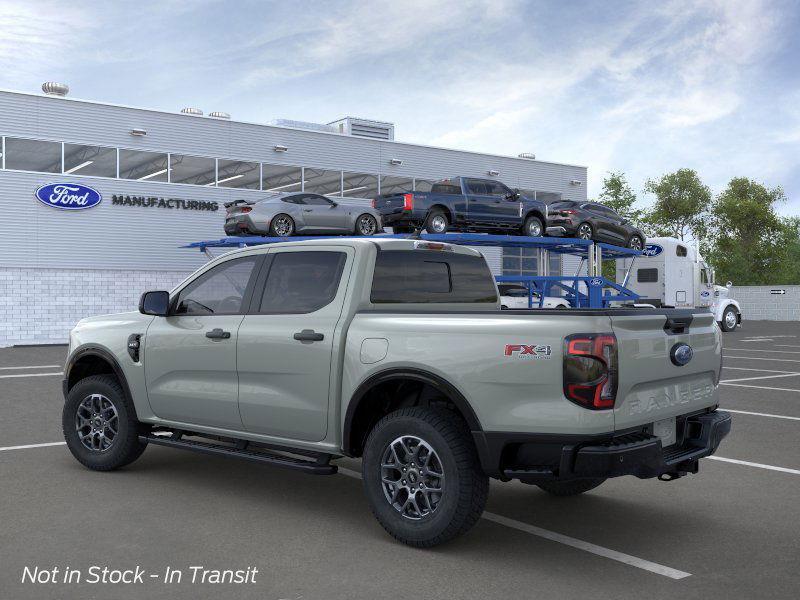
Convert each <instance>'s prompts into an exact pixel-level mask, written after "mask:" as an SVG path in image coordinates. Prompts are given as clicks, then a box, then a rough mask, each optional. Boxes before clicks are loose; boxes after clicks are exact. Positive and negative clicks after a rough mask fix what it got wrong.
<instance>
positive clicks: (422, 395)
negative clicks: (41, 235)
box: [63, 238, 731, 547]
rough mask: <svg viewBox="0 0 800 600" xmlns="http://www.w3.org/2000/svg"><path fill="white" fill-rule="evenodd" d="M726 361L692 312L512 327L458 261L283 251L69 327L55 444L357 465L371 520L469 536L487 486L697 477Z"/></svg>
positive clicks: (708, 448) (90, 462)
mask: <svg viewBox="0 0 800 600" xmlns="http://www.w3.org/2000/svg"><path fill="white" fill-rule="evenodd" d="M721 367H722V361H721V343H720V332H719V329H718V327H717V324H716V323H715V321H714V316H713V315H712V314H711V313H710V312H708V311H707V310H705V309H699V310H694V311H691V310H674V309H649V308H612V309H606V310H589V309H575V310H564V309H561V310H548V309H543V310H542V309H540V310H529V311H525V310H521V311H504V310H501V309H500V303H499V297H498V293H497V286H496V284H495V282H494V278H493V276H492V274H491V272H490V270H489V268H488V266H487V265H486V262H485V261H484V259H483V257H482V256H481V255H480V253H478V252H477V251H475V250H472V249H469V248H465V247H459V246H453V245H450V244H445V243H436V242H431V241H425V240H412V239H380V238H370V239H365V238H361V239H359V238H340V239H319V240H311V241H298V242H286V243H277V244H273V245H263V246H257V247H250V248H244V249H241V250H236V251H233V252H230V253H227V254H225V255H223V256H220V257H218V258H216V259H214V260H212V261H211V262H209V263H208V264H206V265H205V266H203V267H202V268H201V269H199V270H198V271H197V272H196V273H194V274H193V275H191V276H190V277H188V278H187V279H186V280H185V281H184V282H183V283H181V284H180V285H179V286H178V287H176V288H175V289H174V290H172V291H171V292H166V291H154V292H146V293H145V294H143V296H142V298H141V301H140V305H139V311H138V312H132V313H122V314H115V315H107V316H101V317H91V318H87V319H84V320H82V321H80V322H79V323H78V324H77V326H76V327H75V328H74V329H73V330H72V332H71V335H70V348H69V355H68V358H67V364H66V368H65V379H64V383H63V385H64V396H65V398H66V402H65V405H64V411H63V428H64V436H65V438H66V441H67V444H68V446H69V449H70V451H71V452H72V454H73V455H74V456H75V458H76V459H77V460H79V461H80V462H81V463H83V464H84V465H86V466H87V467H89V468H90V469H95V470H111V469H116V468H119V467H123V466H125V465H127V464H129V463H131V462H133V461H134V460H136V459H137V458H138V457H139V456H140V455H141V454H142V452H143V451H144V450H145V448H146V447H147V445H148V444H156V445H160V446H169V447H173V448H180V449H185V450H192V451H196V452H202V453H206V454H210V455H216V456H226V457H238V458H243V459H247V460H251V461H255V462H261V463H266V464H271V465H275V466H279V467H285V468H290V469H296V470H300V471H304V472H306V473H310V474H318V475H327V474H333V473H336V470H337V467H336V465H335V464H334V463H333V462H332V461H335V460H336V459H338V458H341V457H360V458H361V459H362V470H363V483H364V490H365V493H366V495H367V498H368V501H369V503H370V506H371V508H372V511H373V513H374V514H375V516H376V517H377V519H378V521H379V522H380V523H381V525H382V526H383V527H384V528H385V529H386V530H387V531H388V532H389V533H390V534H391V535H392V536H394V537H395V538H397V539H398V540H400V541H402V542H404V543H406V544H410V545H413V546H420V547H425V546H433V545H435V544H438V543H441V542H444V541H446V540H449V539H451V538H453V537H455V536H457V535H460V534H462V533H464V532H466V531H467V530H468V529H469V528H470V527H472V525H474V523H475V522H476V521H477V520H478V518H479V517H480V515H481V513H482V511H483V509H484V505H485V503H486V499H487V495H488V492H489V479H490V478H495V479H498V480H500V481H508V480H512V479H517V480H520V481H522V482H525V483H530V484H534V485H537V486H539V487H540V488H541V489H543V490H545V491H546V492H549V493H551V494H555V495H557V496H568V495H573V494H579V493H583V492H586V491H588V490H591V489H593V488H595V487H597V486H598V485H600V484H601V483H603V482H604V481H605V480H606V479H608V478H611V477H617V476H620V475H634V476H636V477H639V478H643V479H644V478H656V477H657V478H659V479H662V480H671V479H675V478H677V477H681V476H683V475H686V474H689V473H696V472H697V470H698V461H699V459H700V458H702V457H705V456H708V455H710V454H712V453H714V452H715V451H716V449H717V447H718V445H719V444H720V442H721V440H722V439H723V438H724V437H725V435H727V434H728V432H729V431H730V426H731V419H730V415H729V414H728V413H725V412H722V411H719V410H717V405H718V398H717V385H718V383H719V377H720V371H721Z"/></svg>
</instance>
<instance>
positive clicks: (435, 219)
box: [425, 208, 450, 233]
mask: <svg viewBox="0 0 800 600" xmlns="http://www.w3.org/2000/svg"><path fill="white" fill-rule="evenodd" d="M449 225H450V222H449V220H448V219H447V215H446V214H445V213H444V211H443V210H442V209H440V208H434V209H433V210H432V211H431V212H430V213H428V218H427V219H426V220H425V230H426V231H427V232H428V233H447V227H448V226H449Z"/></svg>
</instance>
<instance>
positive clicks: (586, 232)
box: [575, 223, 594, 240]
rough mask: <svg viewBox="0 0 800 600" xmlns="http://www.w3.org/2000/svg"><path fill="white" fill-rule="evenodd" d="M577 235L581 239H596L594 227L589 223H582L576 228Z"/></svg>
mask: <svg viewBox="0 0 800 600" xmlns="http://www.w3.org/2000/svg"><path fill="white" fill-rule="evenodd" d="M575 237H576V238H578V239H580V240H591V239H594V228H593V227H592V226H591V225H590V224H589V223H581V224H580V225H578V228H577V229H576V230H575Z"/></svg>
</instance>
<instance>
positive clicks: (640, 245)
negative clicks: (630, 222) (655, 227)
mask: <svg viewBox="0 0 800 600" xmlns="http://www.w3.org/2000/svg"><path fill="white" fill-rule="evenodd" d="M628 248H631V249H632V250H643V249H644V240H643V239H642V238H641V237H640V236H638V235H632V236H631V237H630V239H629V240H628Z"/></svg>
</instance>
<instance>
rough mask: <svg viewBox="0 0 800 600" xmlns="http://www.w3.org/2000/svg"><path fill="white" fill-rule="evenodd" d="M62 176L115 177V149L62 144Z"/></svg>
mask: <svg viewBox="0 0 800 600" xmlns="http://www.w3.org/2000/svg"><path fill="white" fill-rule="evenodd" d="M64 174H65V175H71V174H75V175H91V176H93V177H116V176H117V149H116V148H105V147H103V146H82V145H80V144H64Z"/></svg>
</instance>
